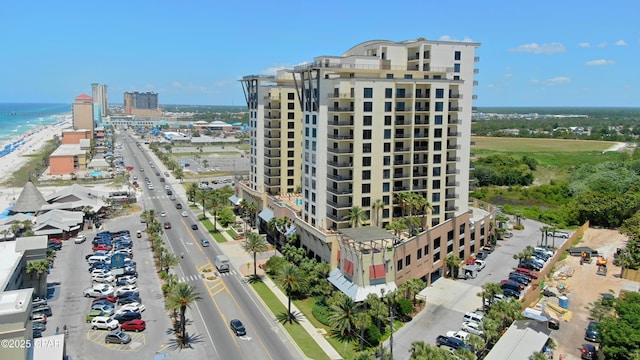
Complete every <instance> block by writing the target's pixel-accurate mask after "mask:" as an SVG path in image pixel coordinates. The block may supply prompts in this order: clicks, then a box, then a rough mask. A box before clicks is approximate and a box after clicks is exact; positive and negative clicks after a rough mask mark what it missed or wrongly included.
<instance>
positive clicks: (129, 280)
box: [118, 275, 138, 285]
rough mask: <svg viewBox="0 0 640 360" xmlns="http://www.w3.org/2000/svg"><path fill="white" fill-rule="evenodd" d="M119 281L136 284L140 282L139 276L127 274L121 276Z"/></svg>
mask: <svg viewBox="0 0 640 360" xmlns="http://www.w3.org/2000/svg"><path fill="white" fill-rule="evenodd" d="M118 281H124V283H125V284H127V285H135V284H136V283H137V282H138V278H137V277H135V276H133V275H125V276H122V277H120V278H119V279H118Z"/></svg>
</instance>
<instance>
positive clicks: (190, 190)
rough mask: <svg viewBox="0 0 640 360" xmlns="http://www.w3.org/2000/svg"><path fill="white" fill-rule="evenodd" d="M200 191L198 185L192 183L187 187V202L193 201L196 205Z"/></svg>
mask: <svg viewBox="0 0 640 360" xmlns="http://www.w3.org/2000/svg"><path fill="white" fill-rule="evenodd" d="M199 190H200V189H199V188H198V184H196V183H195V182H192V183H190V184H189V186H188V187H187V201H191V202H192V203H193V204H195V203H196V200H197V194H198V191H199Z"/></svg>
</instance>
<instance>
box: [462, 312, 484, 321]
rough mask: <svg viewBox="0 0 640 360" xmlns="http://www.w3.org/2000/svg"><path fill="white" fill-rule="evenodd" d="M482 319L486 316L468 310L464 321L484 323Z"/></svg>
mask: <svg viewBox="0 0 640 360" xmlns="http://www.w3.org/2000/svg"><path fill="white" fill-rule="evenodd" d="M482 319H484V316H482V315H480V314H477V313H472V312H468V313H466V314H464V321H471V322H474V323H478V324H481V323H482Z"/></svg>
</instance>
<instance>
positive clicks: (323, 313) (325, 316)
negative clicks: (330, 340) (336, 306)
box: [311, 303, 331, 326]
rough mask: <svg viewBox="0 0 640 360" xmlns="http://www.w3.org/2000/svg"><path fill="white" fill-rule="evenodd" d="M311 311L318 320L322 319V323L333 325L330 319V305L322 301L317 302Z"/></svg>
mask: <svg viewBox="0 0 640 360" xmlns="http://www.w3.org/2000/svg"><path fill="white" fill-rule="evenodd" d="M311 313H312V314H313V317H314V318H316V320H318V321H320V323H322V324H324V325H326V326H331V321H329V316H330V315H331V311H330V310H329V308H328V307H326V306H324V305H322V304H320V303H315V304H313V308H312V309H311Z"/></svg>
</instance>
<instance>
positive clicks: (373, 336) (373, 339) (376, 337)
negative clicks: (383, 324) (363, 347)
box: [364, 324, 382, 346]
mask: <svg viewBox="0 0 640 360" xmlns="http://www.w3.org/2000/svg"><path fill="white" fill-rule="evenodd" d="M381 337H382V334H381V333H380V329H378V327H377V326H376V325H375V324H371V325H369V327H368V328H367V330H366V332H365V334H364V338H365V340H367V342H368V343H369V344H371V345H370V346H377V345H378V344H379V343H380V338H381Z"/></svg>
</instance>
